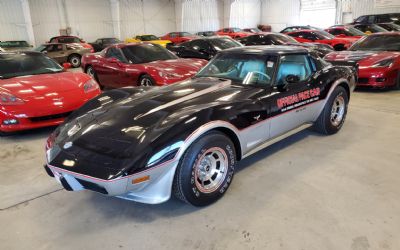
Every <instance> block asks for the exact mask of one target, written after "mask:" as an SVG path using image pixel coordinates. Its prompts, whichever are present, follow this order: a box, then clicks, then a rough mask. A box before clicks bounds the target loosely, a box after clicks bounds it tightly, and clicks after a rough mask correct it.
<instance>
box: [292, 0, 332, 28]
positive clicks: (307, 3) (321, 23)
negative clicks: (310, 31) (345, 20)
mask: <svg viewBox="0 0 400 250" xmlns="http://www.w3.org/2000/svg"><path fill="white" fill-rule="evenodd" d="M335 19H336V1H335V0H301V10H300V23H301V24H302V25H311V26H317V27H320V28H327V27H329V26H332V25H334V24H335Z"/></svg>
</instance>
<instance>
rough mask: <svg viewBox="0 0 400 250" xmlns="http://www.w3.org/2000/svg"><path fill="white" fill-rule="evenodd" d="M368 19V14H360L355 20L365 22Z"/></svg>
mask: <svg viewBox="0 0 400 250" xmlns="http://www.w3.org/2000/svg"><path fill="white" fill-rule="evenodd" d="M367 19H368V17H367V16H360V17H359V18H357V19H356V21H355V22H356V23H363V22H366V21H367Z"/></svg>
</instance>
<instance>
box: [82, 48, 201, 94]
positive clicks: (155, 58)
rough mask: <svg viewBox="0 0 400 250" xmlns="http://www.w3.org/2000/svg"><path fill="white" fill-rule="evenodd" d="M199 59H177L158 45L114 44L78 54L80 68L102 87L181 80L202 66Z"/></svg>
mask: <svg viewBox="0 0 400 250" xmlns="http://www.w3.org/2000/svg"><path fill="white" fill-rule="evenodd" d="M206 64H207V61H206V60H203V59H182V58H178V57H177V56H176V55H174V54H173V53H172V52H170V51H169V50H167V49H165V48H164V47H162V46H160V45H158V44H151V43H129V44H115V45H112V46H109V47H108V48H106V49H105V50H103V51H102V52H100V53H96V54H86V55H85V56H83V57H82V65H81V67H82V69H83V70H84V72H86V73H87V74H89V75H90V76H92V77H93V78H95V79H96V80H97V82H98V83H99V84H100V85H101V86H103V87H111V88H119V87H124V86H136V85H140V86H152V85H166V84H171V83H175V82H178V81H182V80H185V79H187V78H189V77H192V76H193V75H194V74H196V73H197V72H198V71H199V70H200V69H201V68H202V67H203V66H204V65H206Z"/></svg>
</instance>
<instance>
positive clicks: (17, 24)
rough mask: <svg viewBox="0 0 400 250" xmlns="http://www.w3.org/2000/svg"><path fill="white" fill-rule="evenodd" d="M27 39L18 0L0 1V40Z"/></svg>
mask: <svg viewBox="0 0 400 250" xmlns="http://www.w3.org/2000/svg"><path fill="white" fill-rule="evenodd" d="M2 40H28V34H27V31H26V26H25V20H24V16H23V12H22V6H21V2H20V1H15V0H1V1H0V41H2Z"/></svg>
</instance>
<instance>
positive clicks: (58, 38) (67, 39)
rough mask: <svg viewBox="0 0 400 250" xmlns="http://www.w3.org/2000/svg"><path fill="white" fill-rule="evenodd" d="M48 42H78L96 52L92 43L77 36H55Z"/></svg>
mask: <svg viewBox="0 0 400 250" xmlns="http://www.w3.org/2000/svg"><path fill="white" fill-rule="evenodd" d="M48 43H77V44H80V45H81V46H82V47H84V48H86V49H90V50H91V51H90V52H94V49H93V46H92V45H90V44H88V43H87V42H85V41H83V40H82V39H81V38H79V37H77V36H55V37H52V38H50V41H49V42H48Z"/></svg>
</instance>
